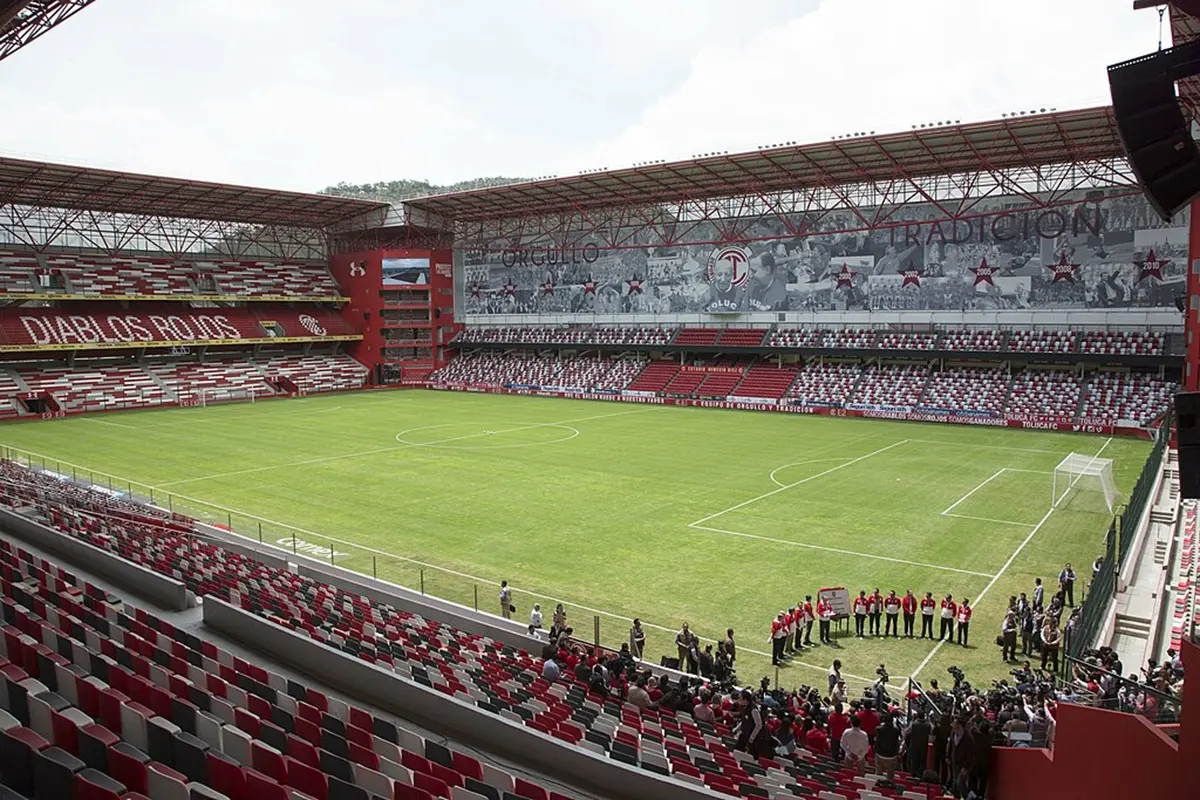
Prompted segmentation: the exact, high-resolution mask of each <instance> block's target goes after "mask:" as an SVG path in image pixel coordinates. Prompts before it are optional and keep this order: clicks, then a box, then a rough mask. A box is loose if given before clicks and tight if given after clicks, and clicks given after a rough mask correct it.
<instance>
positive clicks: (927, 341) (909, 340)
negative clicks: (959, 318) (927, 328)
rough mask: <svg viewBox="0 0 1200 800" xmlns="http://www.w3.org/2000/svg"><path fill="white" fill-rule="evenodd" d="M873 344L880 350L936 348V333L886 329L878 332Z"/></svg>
mask: <svg viewBox="0 0 1200 800" xmlns="http://www.w3.org/2000/svg"><path fill="white" fill-rule="evenodd" d="M875 346H876V347H878V348H879V349H880V350H936V349H937V348H938V335H937V334H936V333H912V332H895V331H887V332H883V333H880V334H879V336H878V338H877V339H876V341H875Z"/></svg>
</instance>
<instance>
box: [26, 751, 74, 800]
mask: <svg viewBox="0 0 1200 800" xmlns="http://www.w3.org/2000/svg"><path fill="white" fill-rule="evenodd" d="M86 768H87V765H86V764H84V763H83V762H82V761H80V760H79V759H78V758H76V757H75V756H73V755H71V754H70V753H68V752H67V751H66V750H63V749H62V748H61V747H47V748H46V749H44V750H39V751H38V752H37V753H36V754H35V755H34V760H33V785H34V789H35V791H34V795H33V796H34V798H35V800H62V798H64V797H73V796H74V794H75V776H76V775H77V774H78V773H80V772H83V771H84V770H85V769H86Z"/></svg>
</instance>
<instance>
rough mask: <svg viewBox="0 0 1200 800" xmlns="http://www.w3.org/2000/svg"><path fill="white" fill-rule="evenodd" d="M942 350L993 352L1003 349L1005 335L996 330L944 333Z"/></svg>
mask: <svg viewBox="0 0 1200 800" xmlns="http://www.w3.org/2000/svg"><path fill="white" fill-rule="evenodd" d="M941 348H942V349H943V350H965V351H973V352H993V351H997V350H1003V349H1004V348H1005V334H1004V332H1003V331H997V330H973V331H946V332H945V333H944V334H942V341H941Z"/></svg>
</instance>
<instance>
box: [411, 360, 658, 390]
mask: <svg viewBox="0 0 1200 800" xmlns="http://www.w3.org/2000/svg"><path fill="white" fill-rule="evenodd" d="M643 363H644V362H642V361H637V360H616V359H599V358H515V357H512V356H493V355H478V356H476V355H469V356H460V357H459V358H456V359H454V360H453V361H451V362H450V363H449V364H448V365H446V366H445V367H443V368H442V369H441V370H439V371H437V372H435V373H433V375H432V376H431V380H433V381H440V382H445V383H465V384H472V385H478V386H510V385H519V386H538V387H543V388H548V389H549V388H554V389H560V390H579V391H615V390H619V389H623V388H625V386H626V385H627V384H628V383H629V381H631V380H633V378H634V376H636V375H637V374H638V372H640V371H641V369H642V364H643Z"/></svg>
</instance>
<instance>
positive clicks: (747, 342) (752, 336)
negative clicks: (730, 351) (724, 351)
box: [717, 328, 767, 347]
mask: <svg viewBox="0 0 1200 800" xmlns="http://www.w3.org/2000/svg"><path fill="white" fill-rule="evenodd" d="M766 336H767V329H766V328H725V329H724V330H722V331H721V335H720V336H719V337H717V344H719V345H721V346H722V347H758V346H759V345H761V344H762V342H763V339H765V338H766Z"/></svg>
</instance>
